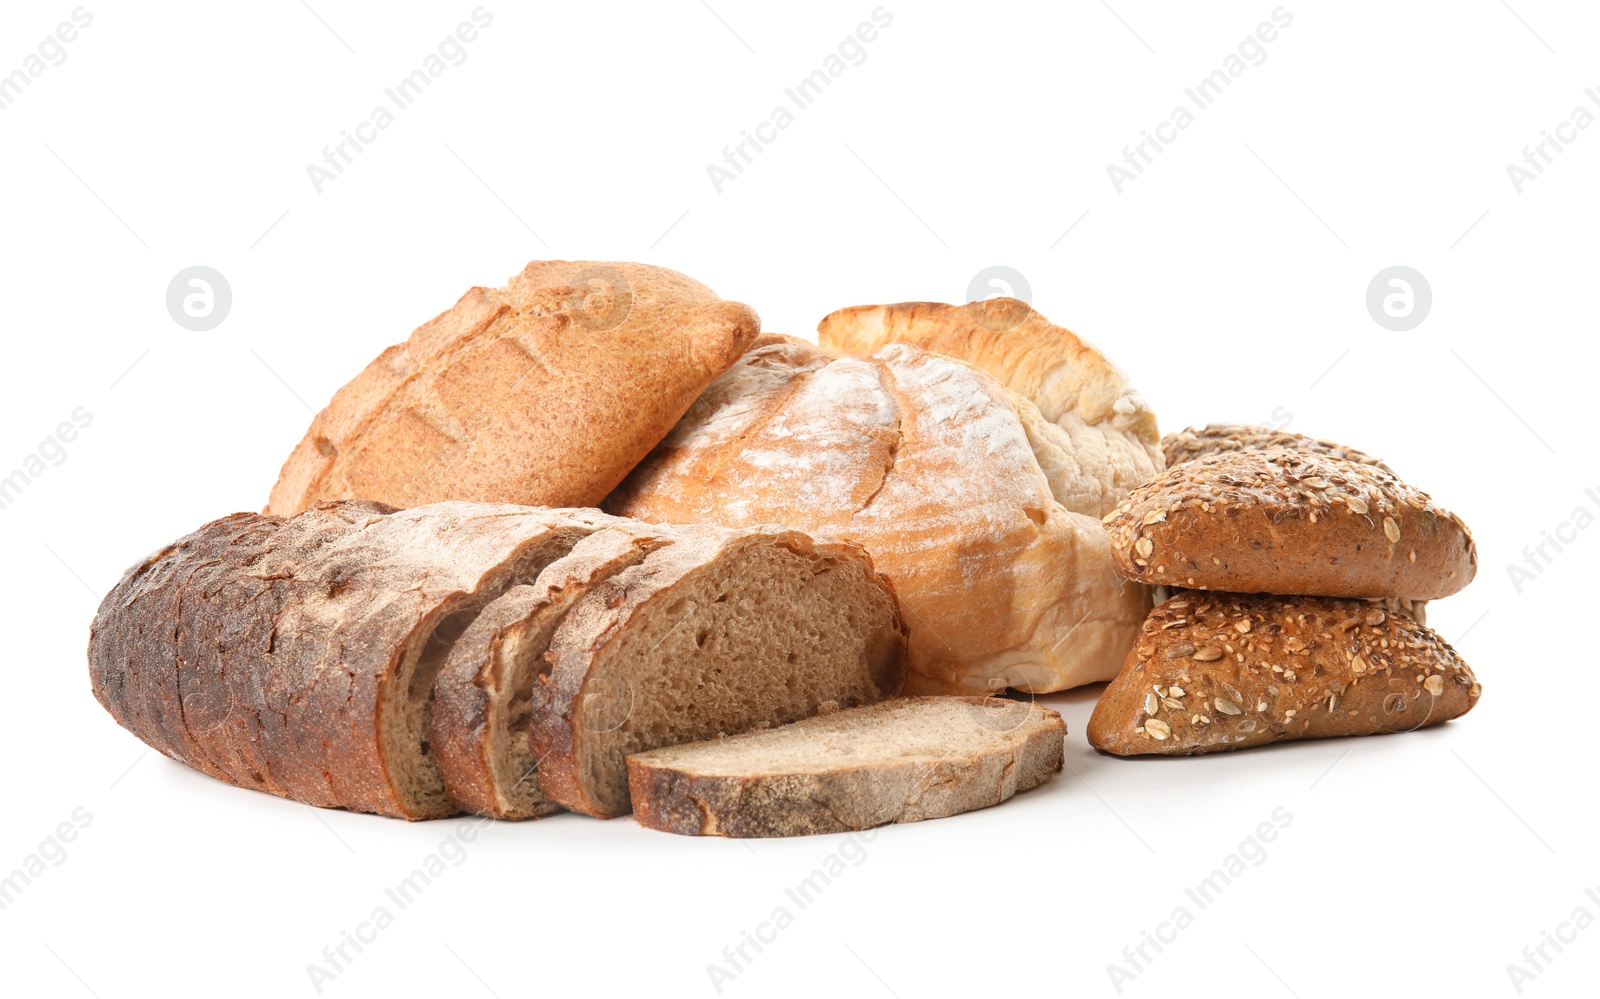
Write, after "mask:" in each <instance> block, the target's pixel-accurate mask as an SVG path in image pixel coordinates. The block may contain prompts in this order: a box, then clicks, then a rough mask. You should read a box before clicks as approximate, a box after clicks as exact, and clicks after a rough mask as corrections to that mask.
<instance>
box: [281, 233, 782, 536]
mask: <svg viewBox="0 0 1600 999" xmlns="http://www.w3.org/2000/svg"><path fill="white" fill-rule="evenodd" d="M759 330H760V319H759V318H758V317H757V316H756V314H755V312H754V311H753V310H751V309H750V308H749V307H748V306H745V305H741V304H739V303H737V302H724V301H721V300H720V299H717V298H716V296H715V295H714V294H712V293H711V291H710V289H708V288H706V287H705V286H704V285H701V284H700V283H699V282H696V281H693V280H691V279H689V278H687V277H685V276H683V275H682V274H678V273H676V272H674V271H668V270H665V269H662V268H656V267H646V266H644V265H640V264H621V263H617V264H603V263H595V262H591V261H536V262H534V263H531V264H529V265H528V267H527V268H526V269H525V270H524V271H523V272H522V273H521V274H520V275H518V276H517V277H515V278H513V279H512V280H511V282H510V283H509V284H508V285H507V286H506V287H505V288H501V289H493V290H491V289H485V288H473V289H472V290H470V291H468V292H467V293H466V294H465V295H463V296H462V297H461V300H460V301H458V302H457V303H456V304H455V306H454V307H453V308H451V309H450V310H448V311H446V312H444V313H441V314H440V315H438V316H436V317H435V318H433V319H432V320H430V321H428V322H427V323H424V324H423V325H422V326H421V327H419V328H418V329H417V330H416V332H415V333H413V334H412V335H411V338H410V339H409V340H407V341H406V342H405V343H403V344H397V345H395V346H393V347H390V348H389V349H387V350H385V351H384V352H383V353H382V354H381V355H380V356H379V357H378V358H377V359H376V360H374V361H373V362H372V363H371V364H369V365H367V367H366V369H365V370H364V371H362V372H361V373H360V374H359V375H357V376H356V377H355V379H354V380H352V381H351V382H350V383H349V384H347V385H346V386H344V387H343V388H341V389H340V390H339V391H338V392H336V393H335V394H334V397H333V400H332V401H331V402H330V403H329V404H328V407H327V408H326V409H324V410H323V411H322V412H320V413H318V414H317V416H316V418H315V419H313V420H312V423H311V427H310V429H309V430H308V431H307V432H306V435H305V437H304V439H303V440H302V441H301V442H300V444H299V445H298V446H297V447H296V448H295V449H294V452H293V453H292V454H291V455H290V456H289V459H288V460H287V461H286V462H285V463H284V466H283V470H282V472H281V473H280V475H279V477H278V482H277V484H276V485H275V486H274V487H273V490H272V495H271V498H270V499H269V501H268V503H267V508H266V512H267V513H271V514H280V515H288V514H293V513H297V512H299V511H301V510H304V509H306V508H308V507H310V506H312V505H313V504H315V503H317V502H321V501H324V500H330V499H350V498H362V499H372V500H378V501H381V502H385V503H388V504H390V505H392V506H396V507H408V506H417V505H421V504H424V503H431V502H437V501H440V500H450V499H460V500H477V501H484V502H504V503H520V504H528V505H535V506H537V505H545V506H556V507H584V506H591V505H593V504H595V503H598V502H599V501H600V499H601V498H602V497H603V496H605V494H606V493H607V492H609V491H610V490H611V489H612V488H613V487H614V486H616V484H617V483H618V482H620V481H621V480H622V477H623V476H624V475H626V474H627V472H628V470H629V469H630V468H632V467H633V466H634V465H635V464H637V463H638V461H639V460H640V459H641V458H643V457H644V456H645V455H646V454H647V453H649V450H650V448H651V447H652V446H653V445H654V444H655V443H656V442H657V441H658V440H660V439H661V437H662V436H664V435H665V434H666V432H667V431H668V430H670V429H671V428H672V425H673V424H674V423H675V422H677V420H678V418H679V417H680V416H682V415H683V413H684V411H685V410H687V409H688V408H689V406H690V404H691V403H693V402H694V400H695V397H696V396H698V395H699V394H700V391H701V390H702V389H703V388H705V386H706V385H707V384H708V383H709V382H710V381H711V380H712V379H714V378H715V377H716V376H717V375H719V374H721V373H722V372H723V371H725V370H726V369H727V367H728V365H730V364H732V363H733V362H734V360H736V359H737V358H738V357H739V355H740V354H742V353H743V352H744V350H745V348H746V347H747V346H749V344H750V343H751V341H752V340H754V338H755V336H756V334H757V333H758V331H759Z"/></svg>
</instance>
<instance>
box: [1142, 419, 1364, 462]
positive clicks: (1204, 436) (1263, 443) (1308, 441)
mask: <svg viewBox="0 0 1600 999" xmlns="http://www.w3.org/2000/svg"><path fill="white" fill-rule="evenodd" d="M1274 447H1292V448H1298V449H1300V450H1301V451H1314V452H1316V453H1317V454H1326V455H1332V456H1333V457H1335V458H1344V459H1347V460H1349V461H1354V462H1357V463H1359V464H1362V465H1373V466H1375V467H1377V468H1381V469H1383V470H1384V471H1385V472H1388V473H1389V474H1390V475H1393V474H1394V469H1392V468H1390V467H1389V466H1388V465H1386V464H1384V463H1383V462H1381V461H1379V460H1378V459H1377V458H1374V457H1373V456H1372V455H1370V454H1367V453H1366V452H1364V451H1357V450H1356V449H1355V448H1353V447H1345V446H1344V445H1343V444H1336V443H1334V442H1333V441H1330V440H1323V439H1321V438H1318V437H1307V436H1306V435H1305V434H1296V433H1290V432H1289V431H1287V430H1277V429H1274V428H1272V427H1252V426H1246V425H1244V424H1238V423H1208V424H1206V426H1205V428H1204V429H1202V430H1196V429H1195V428H1193V427H1189V428H1188V429H1186V430H1182V431H1180V432H1178V433H1175V434H1168V435H1167V436H1165V437H1163V438H1161V453H1162V454H1163V455H1164V456H1165V457H1166V460H1167V467H1168V468H1171V467H1172V466H1173V465H1178V464H1181V463H1183V462H1185V461H1193V460H1194V459H1196V458H1203V457H1205V456H1206V455H1208V454H1223V453H1225V452H1228V451H1264V450H1266V449H1268V448H1274Z"/></svg>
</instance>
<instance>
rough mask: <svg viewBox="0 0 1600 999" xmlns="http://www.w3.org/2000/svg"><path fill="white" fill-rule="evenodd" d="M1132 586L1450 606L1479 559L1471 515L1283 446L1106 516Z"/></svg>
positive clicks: (1365, 469)
mask: <svg viewBox="0 0 1600 999" xmlns="http://www.w3.org/2000/svg"><path fill="white" fill-rule="evenodd" d="M1104 523H1105V525H1106V527H1107V529H1108V530H1109V531H1110V532H1111V550H1112V556H1113V557H1114V558H1115V559H1116V562H1117V567H1118V568H1119V569H1121V571H1122V572H1123V573H1124V574H1126V575H1127V576H1128V577H1129V578H1130V579H1135V580H1138V581H1139V582H1142V583H1150V584H1154V585H1160V584H1168V585H1173V586H1183V587H1188V588H1191V589H1202V590H1222V591H1226V592H1233V593H1304V594H1315V595H1318V596H1333V597H1382V596H1393V597H1407V598H1410V599H1413V600H1433V599H1437V598H1439V597H1446V596H1449V595H1450V594H1452V593H1455V592H1456V591H1458V590H1460V589H1461V588H1462V587H1464V586H1466V585H1467V584H1468V583H1470V582H1471V581H1472V577H1473V575H1474V574H1475V573H1476V572H1477V567H1478V565H1477V563H1478V553H1477V548H1476V546H1475V545H1474V544H1473V541H1472V535H1471V533H1469V532H1468V531H1467V529H1466V525H1465V524H1463V523H1462V522H1461V520H1460V518H1458V517H1456V516H1455V515H1453V514H1451V513H1450V512H1449V511H1447V510H1445V509H1443V508H1442V507H1440V506H1438V505H1437V504H1435V503H1434V502H1433V501H1432V500H1430V499H1429V498H1428V495H1427V494H1426V493H1423V492H1421V491H1419V490H1416V489H1413V488H1412V487H1410V486H1408V485H1406V484H1405V483H1403V482H1401V481H1400V480H1398V479H1396V478H1395V477H1394V476H1392V475H1390V474H1389V473H1387V472H1385V471H1383V470H1382V469H1381V468H1377V467H1375V466H1371V465H1362V464H1359V463H1357V462H1352V461H1347V460H1345V459H1343V458H1335V457H1331V456H1328V455H1321V454H1314V453H1311V452H1308V451H1298V450H1294V449H1291V448H1275V449H1270V450H1264V451H1248V450H1247V451H1230V452H1227V453H1225V454H1213V455H1207V456H1205V457H1202V458H1197V459H1195V460H1194V461H1188V462H1184V463H1183V464H1181V465H1178V466H1176V467H1174V468H1170V469H1168V470H1167V471H1166V472H1165V473H1163V474H1161V475H1159V476H1157V477H1156V478H1154V479H1152V480H1150V481H1149V482H1147V483H1145V484H1144V485H1142V486H1140V487H1139V488H1137V489H1135V490H1134V491H1133V494H1132V495H1131V496H1129V497H1128V499H1127V500H1125V501H1124V502H1123V503H1122V505H1121V506H1119V507H1117V509H1116V510H1115V511H1113V512H1112V513H1111V514H1109V515H1107V516H1106V517H1105V520H1104Z"/></svg>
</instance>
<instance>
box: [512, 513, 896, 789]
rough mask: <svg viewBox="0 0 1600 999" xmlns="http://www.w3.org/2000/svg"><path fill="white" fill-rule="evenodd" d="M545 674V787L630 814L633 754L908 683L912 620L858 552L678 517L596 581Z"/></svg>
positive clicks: (797, 536) (540, 719)
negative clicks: (670, 528) (638, 556)
mask: <svg viewBox="0 0 1600 999" xmlns="http://www.w3.org/2000/svg"><path fill="white" fill-rule="evenodd" d="M548 655H549V661H550V672H549V674H548V675H546V676H541V677H540V678H539V686H540V690H541V695H540V701H539V703H538V704H537V705H536V708H535V710H534V712H533V730H532V731H533V752H534V755H535V758H536V759H537V760H539V769H538V774H539V783H540V787H541V788H542V790H543V792H544V794H545V795H546V796H547V797H548V798H550V799H552V800H554V801H556V802H558V803H560V804H561V805H564V806H565V807H567V808H570V809H573V810H574V811H580V812H585V813H588V814H590V815H596V816H600V817H602V818H611V817H614V816H618V815H626V814H627V813H628V811H629V800H628V776H627V766H626V758H627V756H628V755H629V754H630V753H636V752H640V751H643V750H648V749H654V748H657V747H659V746H664V745H671V744H674V743H679V742H690V741H694V740H697V739H706V738H710V737H712V736H716V735H719V734H725V733H726V734H732V733H738V732H743V731H747V730H749V729H753V728H758V727H761V726H764V725H781V724H784V723H786V722H791V721H796V720H798V719H801V718H806V717H809V716H811V715H814V714H817V713H818V712H820V711H824V710H829V709H830V708H837V707H852V706H855V705H860V704H870V703H872V702H874V701H877V700H880V699H882V698H883V697H885V696H888V695H891V694H894V693H896V692H898V691H899V689H900V687H901V685H902V682H903V680H904V661H905V624H904V623H903V622H902V620H901V618H900V614H899V612H898V610H897V608H896V606H895V600H894V595H893V592H892V591H891V590H890V589H889V587H888V584H887V583H886V582H885V581H884V580H883V579H882V578H881V577H880V576H878V575H877V573H875V572H874V571H873V569H872V563H871V562H870V561H869V560H868V558H867V557H866V555H865V554H864V553H863V552H862V551H861V549H859V548H857V547H855V546H853V545H845V544H833V543H823V542H814V541H813V540H812V539H811V538H810V537H808V536H806V535H804V534H801V533H799V532H798V531H788V530H783V529H780V528H773V527H767V528H750V529H744V530H737V531H731V530H725V529H720V528H709V527H701V528H685V529H682V530H681V534H680V536H679V537H677V538H675V539H674V541H673V543H672V544H670V545H668V546H666V547H663V548H660V549H658V550H656V551H653V552H651V553H650V554H649V555H648V556H646V557H645V559H644V560H643V561H641V562H639V563H638V564H636V565H633V566H631V567H628V568H626V569H623V570H621V571H620V572H617V573H615V574H614V575H612V576H611V577H609V578H608V579H605V580H602V581H600V582H598V583H594V584H592V585H590V586H589V588H588V592H586V593H585V594H584V595H583V596H581V597H580V598H579V599H578V600H576V601H575V602H574V603H573V604H572V607H571V608H570V609H569V610H568V611H567V615H566V618H565V620H563V621H562V623H561V625H560V627H559V628H557V629H556V631H555V634H554V636H552V638H551V640H550V647H549V653H548Z"/></svg>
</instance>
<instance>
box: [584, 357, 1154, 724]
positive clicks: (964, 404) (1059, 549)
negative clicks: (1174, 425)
mask: <svg viewBox="0 0 1600 999" xmlns="http://www.w3.org/2000/svg"><path fill="white" fill-rule="evenodd" d="M1151 431H1152V432H1153V431H1154V427H1153V426H1152V427H1151ZM1099 446H1100V445H1097V444H1096V443H1095V441H1093V440H1088V439H1084V440H1081V441H1080V440H1075V439H1073V438H1072V437H1070V436H1069V435H1068V433H1067V431H1065V430H1063V429H1062V428H1061V427H1060V426H1058V425H1056V424H1055V423H1052V422H1050V421H1049V420H1046V419H1044V418H1042V417H1041V416H1040V414H1039V411H1038V409H1037V407H1035V406H1034V404H1033V403H1031V402H1029V401H1028V400H1026V399H1023V398H1021V397H1019V396H1016V395H1013V394H1012V393H1011V392H1009V391H1008V390H1006V389H1005V388H1003V387H1002V386H1001V385H1000V384H998V383H997V382H996V381H995V380H994V379H993V378H991V377H989V376H988V375H986V374H984V373H983V372H981V371H978V370H977V369H975V368H973V367H971V366H969V365H967V364H964V363H961V362H959V361H956V360H952V359H950V358H947V357H943V356H940V355H937V354H932V353H929V352H927V351H924V350H922V349H921V348H918V347H915V346H912V345H910V344H904V343H895V344H889V345H887V346H884V347H881V348H879V349H877V350H876V351H874V352H873V353H872V354H871V355H870V356H868V357H854V356H850V355H846V354H837V353H834V352H832V351H828V350H824V349H822V348H820V347H817V346H815V345H813V344H810V343H807V342H806V341H803V340H797V339H794V338H791V337H777V336H767V337H762V338H761V339H760V340H758V341H757V343H756V345H755V346H754V347H753V348H751V350H750V351H749V353H747V354H746V355H745V356H744V357H743V358H742V359H741V360H740V361H739V362H738V363H736V364H735V365H734V366H733V367H732V368H730V369H729V370H728V371H727V372H726V373H725V374H723V375H722V376H721V377H720V378H718V379H717V380H716V381H714V382H713V383H712V384H711V386H710V387H709V388H707V389H706V391H705V393H704V394H703V395H702V396H701V397H700V399H699V400H698V401H696V403H695V404H694V406H693V407H691V409H690V410H689V412H688V414H686V415H685V416H684V418H683V419H682V420H681V421H680V422H679V424H678V426H677V427H676V428H675V429H674V430H673V431H672V433H671V434H669V435H668V436H667V438H666V439H665V440H663V441H662V442H661V444H660V445H658V446H657V447H656V449H655V450H654V451H653V452H652V453H651V455H650V456H649V457H648V458H646V459H645V461H644V462H643V463H642V464H640V465H639V467H637V468H636V469H635V470H634V471H633V473H632V474H631V475H630V476H629V477H628V478H627V480H625V481H624V482H623V484H622V486H621V487H619V488H618V489H617V491H616V492H614V493H613V494H612V495H611V497H610V498H609V499H608V500H607V501H606V503H605V507H606V509H608V510H610V511H613V512H616V513H622V514H626V515H628V516H632V517H637V518H639V519H641V520H647V521H655V522H663V523H695V522H702V521H709V522H713V523H720V524H726V525H729V526H747V525H755V524H769V523H778V524H783V525H785V526H789V527H794V528H798V529H801V530H807V531H813V532H820V533H825V534H830V535H832V536H834V537H837V538H840V539H843V540H847V541H851V542H854V543H856V544H859V545H861V546H862V547H863V548H865V549H866V550H867V551H868V552H869V553H870V554H871V555H872V558H873V562H874V564H875V565H876V567H877V569H878V571H879V572H881V573H883V574H884V575H885V576H887V577H888V578H889V579H890V581H891V582H892V583H893V584H894V588H895V591H896V592H897V594H898V595H899V597H900V601H901V605H902V608H903V610H904V612H905V617H906V623H907V624H908V625H909V627H910V629H911V635H910V642H911V646H910V653H909V659H908V666H909V668H910V670H911V671H912V672H911V673H909V674H908V681H907V685H908V688H909V689H910V690H911V691H913V692H922V693H963V692H973V691H978V692H985V691H990V690H995V689H999V688H1002V687H1007V686H1011V687H1018V688H1021V689H1024V690H1031V691H1034V692H1045V691H1051V690H1062V689H1065V688H1068V687H1074V686H1078V685H1080V684H1084V683H1092V682H1095V681H1100V680H1107V679H1110V678H1111V677H1113V676H1115V675H1116V673H1117V670H1118V668H1119V667H1120V666H1121V664H1122V659H1123V657H1124V656H1125V655H1126V654H1127V650H1128V649H1129V648H1130V647H1131V646H1132V644H1133V642H1134V640H1135V638H1136V637H1137V635H1138V631H1139V626H1140V624H1141V623H1142V622H1143V620H1144V617H1145V614H1146V613H1147V612H1148V610H1149V608H1150V596H1149V592H1148V590H1147V589H1146V588H1144V587H1142V586H1139V585H1137V584H1133V583H1129V582H1126V581H1125V580H1123V579H1122V578H1121V577H1120V576H1119V574H1118V573H1117V572H1116V570H1115V567H1114V565H1113V563H1112V560H1111V549H1110V541H1109V539H1108V537H1107V535H1106V532H1105V529H1104V528H1103V527H1102V526H1101V525H1100V521H1099V518H1100V515H1101V513H1103V512H1104V511H1103V510H1102V509H1101V506H1102V505H1104V504H1106V503H1108V502H1109V503H1110V504H1111V505H1113V506H1114V505H1115V504H1116V502H1117V501H1118V500H1119V499H1120V498H1121V495H1123V494H1125V492H1126V488H1127V487H1126V486H1125V485H1123V483H1124V482H1125V481H1126V478H1124V477H1120V476H1119V477H1115V478H1112V477H1109V476H1108V477H1107V481H1106V483H1105V486H1104V488H1103V489H1099V490H1088V491H1085V490H1074V492H1076V493H1079V494H1084V493H1090V494H1092V495H1093V500H1092V503H1087V502H1086V503H1085V504H1084V505H1085V506H1088V507H1089V508H1087V509H1071V508H1069V507H1067V506H1064V505H1063V504H1062V503H1061V502H1060V501H1059V500H1058V498H1057V494H1056V493H1055V492H1053V491H1052V482H1054V481H1058V480H1061V481H1064V479H1063V476H1062V475H1061V474H1060V473H1061V468H1062V467H1063V463H1071V459H1072V455H1073V454H1074V452H1075V451H1077V450H1080V449H1081V450H1083V451H1085V452H1086V453H1085V455H1084V460H1083V461H1080V462H1078V463H1077V466H1076V467H1081V468H1092V467H1095V465H1096V462H1099V464H1100V467H1107V466H1106V462H1105V461H1104V459H1105V457H1106V456H1105V454H1104V453H1100V454H1089V453H1087V452H1089V451H1092V450H1093V449H1095V448H1096V447H1099ZM1133 450H1137V451H1138V452H1139V453H1140V454H1144V455H1145V459H1144V460H1145V461H1146V462H1149V463H1150V464H1151V467H1150V469H1149V470H1148V471H1146V472H1144V473H1143V475H1142V476H1137V477H1147V476H1148V475H1149V474H1151V473H1153V472H1154V470H1155V466H1154V463H1153V461H1152V459H1151V458H1150V457H1149V455H1148V454H1147V453H1146V452H1145V451H1144V450H1142V449H1133ZM1155 455H1156V458H1157V459H1158V458H1159V451H1155ZM1041 458H1043V459H1044V460H1045V461H1046V462H1047V463H1048V464H1049V465H1051V466H1053V468H1054V471H1055V474H1053V475H1047V474H1046V471H1045V469H1044V468H1041ZM1134 474H1135V475H1136V474H1137V473H1134ZM1129 477H1133V476H1129ZM1107 509H1109V507H1107Z"/></svg>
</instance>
